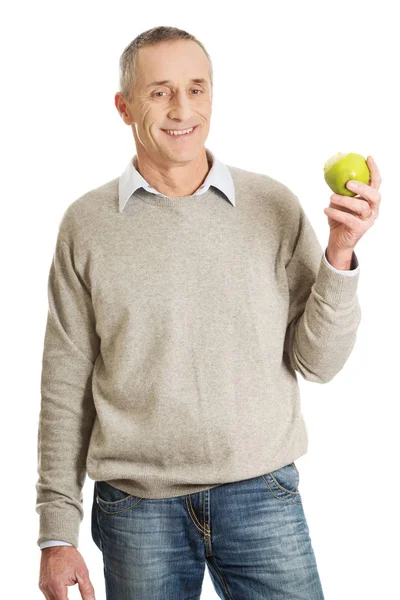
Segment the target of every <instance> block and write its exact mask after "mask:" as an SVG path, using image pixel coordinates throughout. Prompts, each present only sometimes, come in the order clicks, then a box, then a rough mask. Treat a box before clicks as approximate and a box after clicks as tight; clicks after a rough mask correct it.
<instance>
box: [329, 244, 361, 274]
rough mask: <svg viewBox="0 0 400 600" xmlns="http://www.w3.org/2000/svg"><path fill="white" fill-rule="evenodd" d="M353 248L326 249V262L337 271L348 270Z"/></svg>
mask: <svg viewBox="0 0 400 600" xmlns="http://www.w3.org/2000/svg"><path fill="white" fill-rule="evenodd" d="M353 252H354V250H352V249H351V250H333V249H332V248H329V246H328V248H327V249H326V258H327V260H328V262H329V263H330V264H331V265H332V266H333V267H334V268H335V269H337V270H338V271H350V269H351V263H352V259H353Z"/></svg>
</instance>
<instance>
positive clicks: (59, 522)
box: [37, 508, 81, 548]
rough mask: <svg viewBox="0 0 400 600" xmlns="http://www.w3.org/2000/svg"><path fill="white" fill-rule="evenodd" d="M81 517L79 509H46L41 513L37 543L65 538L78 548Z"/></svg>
mask: <svg viewBox="0 0 400 600" xmlns="http://www.w3.org/2000/svg"><path fill="white" fill-rule="evenodd" d="M80 524H81V518H80V515H79V513H78V512H77V510H76V509H75V508H74V509H72V510H65V509H64V510H46V511H44V510H43V512H42V513H41V514H40V530H39V539H38V540H37V544H38V546H39V547H40V544H41V543H42V542H44V541H46V540H64V541H65V542H69V543H70V544H72V545H73V546H75V547H76V548H77V547H78V542H79V527H80Z"/></svg>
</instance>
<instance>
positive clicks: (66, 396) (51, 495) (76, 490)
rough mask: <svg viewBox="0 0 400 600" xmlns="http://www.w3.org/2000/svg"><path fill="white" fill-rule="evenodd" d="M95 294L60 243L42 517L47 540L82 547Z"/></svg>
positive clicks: (40, 447) (50, 322) (45, 377)
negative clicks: (91, 294) (91, 293)
mask: <svg viewBox="0 0 400 600" xmlns="http://www.w3.org/2000/svg"><path fill="white" fill-rule="evenodd" d="M99 347H100V340H99V337H98V335H97V333H96V326H95V317H94V312H93V306H92V302H91V297H90V291H89V289H88V286H87V285H86V284H85V282H84V279H83V277H82V275H80V274H79V271H78V269H77V266H76V258H75V256H74V252H73V250H72V247H71V245H69V244H68V243H67V242H66V241H65V240H64V239H63V238H62V237H61V235H60V232H59V235H58V238H57V242H56V248H55V251H54V254H53V259H52V263H51V267H50V272H49V277H48V313H47V323H46V330H45V335H44V347H43V358H42V375H41V408H40V415H39V427H38V437H37V459H38V462H37V471H38V475H39V477H38V479H37V483H36V492H37V498H36V499H37V503H36V512H37V513H38V514H39V517H40V526H39V538H38V540H37V543H38V545H39V547H40V544H41V542H43V541H45V540H64V541H66V542H69V543H70V544H73V545H74V546H78V536H79V526H80V523H81V521H82V519H83V498H82V488H83V484H84V481H85V478H86V456H87V449H88V445H89V438H90V435H91V431H92V427H93V422H94V417H95V407H94V403H93V396H92V384H91V380H92V371H93V366H94V363H95V361H96V357H97V355H98V353H99Z"/></svg>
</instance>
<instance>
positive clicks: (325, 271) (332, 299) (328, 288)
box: [313, 255, 360, 308]
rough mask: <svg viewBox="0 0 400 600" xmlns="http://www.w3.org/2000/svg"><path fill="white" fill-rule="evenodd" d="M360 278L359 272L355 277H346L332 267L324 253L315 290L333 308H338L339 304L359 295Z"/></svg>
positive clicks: (314, 286)
mask: <svg viewBox="0 0 400 600" xmlns="http://www.w3.org/2000/svg"><path fill="white" fill-rule="evenodd" d="M359 278H360V273H359V272H358V273H357V274H356V275H354V277H346V275H343V274H342V273H340V272H339V271H334V270H332V269H330V268H329V267H328V266H327V265H326V263H325V261H324V257H323V255H322V256H321V262H320V267H319V270H318V273H317V278H316V280H315V283H314V285H313V290H314V292H315V293H316V294H318V295H319V296H321V298H323V299H324V300H325V301H326V302H327V303H328V304H330V305H331V306H332V307H333V308H336V307H337V306H338V304H345V303H346V302H351V301H352V300H354V298H355V296H356V295H357V286H358V280H359Z"/></svg>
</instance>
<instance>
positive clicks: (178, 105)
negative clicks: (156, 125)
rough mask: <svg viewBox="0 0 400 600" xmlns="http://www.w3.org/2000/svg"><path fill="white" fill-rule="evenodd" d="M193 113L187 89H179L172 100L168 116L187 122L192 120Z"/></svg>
mask: <svg viewBox="0 0 400 600" xmlns="http://www.w3.org/2000/svg"><path fill="white" fill-rule="evenodd" d="M191 114H192V111H191V108H190V99H189V98H188V97H187V95H186V92H185V91H182V90H178V91H177V92H176V93H175V95H174V98H173V99H172V101H171V108H170V110H169V112H168V116H169V117H170V118H171V119H178V120H179V121H183V122H185V123H187V122H189V121H190V117H191Z"/></svg>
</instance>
